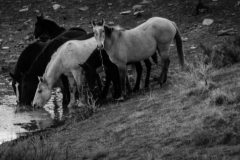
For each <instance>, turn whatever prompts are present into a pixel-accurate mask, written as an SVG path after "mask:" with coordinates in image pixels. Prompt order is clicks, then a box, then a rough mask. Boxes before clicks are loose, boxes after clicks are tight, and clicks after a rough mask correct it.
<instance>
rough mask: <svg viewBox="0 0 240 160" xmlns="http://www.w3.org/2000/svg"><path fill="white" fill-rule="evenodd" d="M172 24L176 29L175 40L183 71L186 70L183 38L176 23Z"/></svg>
mask: <svg viewBox="0 0 240 160" xmlns="http://www.w3.org/2000/svg"><path fill="white" fill-rule="evenodd" d="M172 23H173V25H174V26H175V28H176V34H175V37H174V38H175V40H176V45H177V52H178V57H179V63H180V65H181V66H182V69H183V68H184V52H183V43H182V38H181V34H180V31H179V29H178V27H177V25H176V24H175V23H174V22H172Z"/></svg>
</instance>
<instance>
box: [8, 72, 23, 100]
mask: <svg viewBox="0 0 240 160" xmlns="http://www.w3.org/2000/svg"><path fill="white" fill-rule="evenodd" d="M9 75H10V77H11V78H12V87H13V91H14V93H15V95H16V97H17V100H16V102H17V103H18V104H19V103H20V90H21V83H20V79H19V78H18V77H17V76H16V75H15V74H13V73H11V72H10V73H9Z"/></svg>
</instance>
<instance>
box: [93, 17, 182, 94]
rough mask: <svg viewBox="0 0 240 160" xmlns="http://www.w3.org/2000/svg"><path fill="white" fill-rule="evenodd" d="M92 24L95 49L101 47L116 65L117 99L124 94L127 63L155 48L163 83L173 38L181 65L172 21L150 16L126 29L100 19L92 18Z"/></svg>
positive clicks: (178, 33)
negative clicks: (118, 85) (161, 65)
mask: <svg viewBox="0 0 240 160" xmlns="http://www.w3.org/2000/svg"><path fill="white" fill-rule="evenodd" d="M92 26H93V32H94V33H95V34H94V35H95V39H96V41H97V48H98V49H99V50H102V49H105V50H106V52H107V54H108V55H109V58H110V60H111V61H112V62H113V63H115V64H116V65H117V67H118V70H119V76H120V83H121V97H120V99H124V98H123V96H124V95H125V94H126V90H125V85H124V84H125V76H126V65H127V63H133V62H139V61H142V60H144V59H147V58H149V57H151V56H152V55H153V54H154V53H155V51H156V50H158V52H159V54H160V56H161V62H162V64H163V67H162V72H161V74H160V79H159V83H160V85H162V84H163V83H165V82H166V80H167V72H168V67H169V64H170V60H169V48H170V45H171V43H172V41H173V39H175V40H176V46H177V51H178V56H179V61H180V64H181V66H182V68H183V67H184V54H183V47H182V39H181V36H180V31H179V29H178V28H177V26H176V24H175V23H174V22H172V21H170V20H168V19H165V18H161V17H153V18H150V19H149V20H147V21H146V22H144V23H143V24H141V25H139V26H137V27H135V28H133V29H130V30H122V29H119V28H117V27H109V26H106V25H105V22H104V21H103V20H102V22H100V23H98V24H96V23H95V22H94V21H92Z"/></svg>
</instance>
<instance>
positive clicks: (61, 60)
mask: <svg viewBox="0 0 240 160" xmlns="http://www.w3.org/2000/svg"><path fill="white" fill-rule="evenodd" d="M96 44H97V43H96V41H95V38H94V37H93V36H92V38H89V39H86V40H82V41H79V40H70V41H67V42H66V43H64V44H63V45H62V46H61V47H59V48H58V50H57V51H56V52H55V53H54V54H53V55H52V58H51V61H50V62H49V64H48V66H47V68H46V70H45V72H44V74H43V77H39V84H38V87H37V90H36V93H35V96H34V100H33V106H34V107H37V108H38V107H43V106H44V105H45V104H46V103H47V101H48V100H49V99H50V97H51V93H52V89H53V85H54V83H55V82H56V80H57V79H58V78H59V76H60V75H61V74H64V75H66V76H67V77H68V80H69V85H70V95H71V96H70V97H71V99H70V102H69V104H68V107H72V106H74V105H75V104H76V98H75V92H76V89H77V90H78V93H82V92H81V82H82V71H83V69H82V67H80V65H81V64H83V63H84V62H85V61H86V60H87V59H88V57H89V56H90V55H91V54H92V52H93V51H94V50H95V49H96ZM81 96H82V95H81V94H80V97H81ZM82 105H83V103H82V102H81V100H79V101H78V103H77V106H79V107H80V106H82Z"/></svg>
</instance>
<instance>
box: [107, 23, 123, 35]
mask: <svg viewBox="0 0 240 160" xmlns="http://www.w3.org/2000/svg"><path fill="white" fill-rule="evenodd" d="M104 30H105V35H106V36H107V37H110V36H111V35H112V32H113V31H114V30H117V31H119V33H121V31H125V29H124V28H122V27H121V26H119V25H117V26H114V27H112V26H108V25H104Z"/></svg>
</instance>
